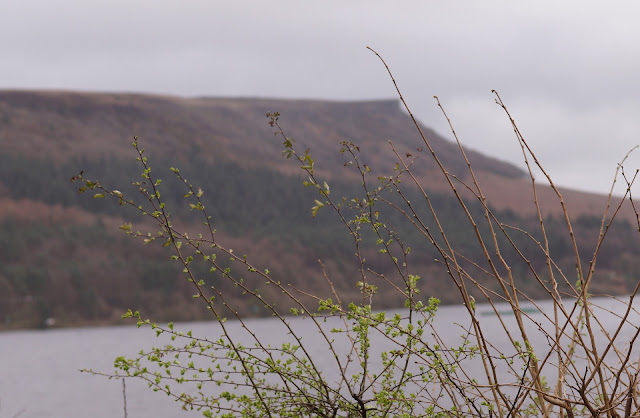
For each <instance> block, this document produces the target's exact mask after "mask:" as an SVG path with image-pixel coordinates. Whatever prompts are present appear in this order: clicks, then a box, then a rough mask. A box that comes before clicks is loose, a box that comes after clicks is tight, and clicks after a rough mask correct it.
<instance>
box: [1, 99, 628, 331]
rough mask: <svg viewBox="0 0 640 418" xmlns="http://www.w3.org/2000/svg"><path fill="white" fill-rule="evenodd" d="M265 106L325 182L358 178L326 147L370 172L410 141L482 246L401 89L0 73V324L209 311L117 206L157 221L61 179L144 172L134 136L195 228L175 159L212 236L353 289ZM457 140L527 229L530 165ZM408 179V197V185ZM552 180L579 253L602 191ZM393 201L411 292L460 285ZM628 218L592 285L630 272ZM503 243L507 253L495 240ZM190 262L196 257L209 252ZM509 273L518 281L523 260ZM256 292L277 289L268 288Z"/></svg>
mask: <svg viewBox="0 0 640 418" xmlns="http://www.w3.org/2000/svg"><path fill="white" fill-rule="evenodd" d="M269 111H272V112H273V111H277V112H280V113H281V115H282V116H281V124H282V127H283V128H284V130H285V133H286V134H287V136H289V137H292V138H294V139H295V140H296V144H297V146H298V149H300V150H304V149H306V148H310V150H311V154H312V155H313V157H314V159H315V160H316V173H317V175H318V177H320V178H321V179H323V180H326V181H327V182H328V183H329V184H330V185H331V188H332V194H333V195H334V196H335V195H345V196H350V197H352V196H355V195H357V194H358V193H360V192H359V188H358V184H359V181H360V180H359V177H358V176H357V174H356V173H355V172H354V171H353V170H351V169H349V168H348V167H345V163H346V162H347V161H348V159H346V156H344V155H341V154H340V153H339V150H340V142H341V141H345V140H347V141H351V142H353V143H354V144H356V145H358V146H359V147H360V150H361V153H360V155H359V158H360V159H361V161H363V162H364V163H365V164H367V165H368V166H370V167H372V169H373V174H374V175H376V176H377V175H389V174H391V173H392V172H393V171H392V169H393V167H394V165H395V164H396V162H397V160H396V157H395V155H394V154H393V152H392V151H391V148H390V145H389V141H391V142H392V143H393V144H394V146H395V147H396V148H397V149H398V151H399V152H400V153H401V155H406V154H407V153H409V154H411V155H412V156H418V155H419V158H418V159H417V160H416V163H415V164H414V167H413V170H414V173H415V174H416V175H417V177H418V179H419V180H420V182H421V184H422V185H423V187H424V188H425V189H426V190H427V192H428V193H429V194H430V197H431V198H432V200H433V201H434V202H435V205H436V209H437V210H438V211H439V212H440V216H441V221H442V222H443V223H444V224H445V227H446V228H448V231H449V233H450V238H451V239H452V240H454V241H455V242H456V243H457V244H458V245H459V247H460V248H461V249H462V250H464V252H465V254H466V255H467V256H469V257H470V258H471V259H477V258H478V257H480V258H481V256H480V253H479V252H478V249H477V248H475V247H474V246H473V245H472V241H473V240H472V236H470V235H469V234H470V229H469V227H468V226H469V225H468V223H467V221H466V220H465V218H464V216H463V214H462V213H461V212H460V211H459V210H458V209H456V202H455V201H454V198H453V197H452V196H451V195H450V193H447V186H446V183H445V182H444V178H443V176H442V174H441V173H440V172H439V171H438V170H437V167H436V165H435V163H434V161H433V159H432V157H431V155H430V154H429V153H428V152H427V151H426V149H425V147H424V144H423V143H422V140H421V138H420V136H419V135H418V132H417V131H416V129H415V127H414V126H413V123H412V122H411V120H410V119H409V117H408V116H407V115H406V114H405V113H404V112H403V111H402V110H401V109H400V107H399V103H398V102H397V101H394V100H378V101H361V102H338V101H314V100H284V99H273V100H272V99H264V98H260V99H250V98H242V99H234V98H208V97H202V98H181V97H174V96H160V95H138V94H107V93H95V94H94V93H74V92H67V91H19V90H7V91H0V328H15V327H35V326H41V325H42V324H43V321H45V320H46V319H47V318H55V319H56V321H57V324H59V325H63V326H64V325H80V324H98V323H110V322H116V321H117V320H118V319H119V317H120V315H121V314H122V313H123V312H124V311H125V310H126V309H128V308H132V309H140V310H141V311H144V312H145V313H146V314H149V315H153V316H154V318H156V319H157V320H162V319H165V318H167V319H168V318H171V319H172V320H187V319H201V318H204V317H205V316H206V312H204V311H200V310H199V308H198V307H195V306H193V305H194V304H192V303H190V301H191V300H192V299H191V293H192V291H191V289H190V287H189V284H188V283H187V282H186V280H185V279H184V277H182V274H181V273H180V270H181V269H180V268H179V266H177V265H176V264H175V263H172V262H170V260H169V254H168V253H167V252H166V251H163V250H162V249H161V248H159V246H154V245H149V246H144V245H142V243H141V242H140V241H136V240H134V239H132V238H131V237H128V236H125V235H124V234H122V231H119V230H118V226H119V225H120V224H122V223H123V222H132V223H133V225H134V229H135V228H136V227H138V228H140V229H141V230H145V228H149V227H152V225H148V224H145V223H144V222H143V219H142V218H141V216H140V215H138V214H137V213H135V211H132V210H130V209H129V210H127V209H123V208H122V207H119V206H118V205H116V204H115V203H114V202H107V201H106V200H104V201H103V200H93V199H91V198H90V196H84V195H79V194H78V192H77V185H74V184H70V182H69V179H70V178H71V177H72V176H74V175H76V174H77V173H78V172H80V171H84V177H85V178H90V179H95V178H99V179H101V180H102V181H103V183H104V184H105V185H107V186H110V187H113V188H119V189H121V190H122V191H123V192H127V193H134V192H135V189H133V188H126V187H125V186H126V185H128V184H129V182H130V181H131V180H136V179H139V178H140V172H141V169H140V167H138V166H137V165H136V162H135V152H134V150H133V149H132V147H131V142H132V138H133V136H137V137H138V138H139V140H140V144H141V146H142V147H144V148H145V149H146V150H147V151H146V154H145V155H147V157H148V158H149V161H150V165H151V166H152V168H153V174H154V175H156V176H157V177H160V178H162V179H165V183H163V197H164V198H166V199H167V205H168V206H169V210H170V211H171V212H172V213H174V214H175V216H176V217H177V218H178V219H179V220H180V225H181V226H183V227H184V228H186V229H195V228H198V227H199V226H198V225H201V224H202V220H201V219H197V217H196V216H195V215H194V214H193V213H192V212H190V211H189V210H188V207H187V206H186V203H185V202H184V199H183V198H182V195H183V194H184V193H185V191H184V190H183V189H181V188H180V185H179V184H178V182H176V181H171V179H172V174H171V173H170V172H169V170H168V168H169V167H172V166H173V167H179V168H180V171H181V173H182V174H184V175H185V177H187V178H188V179H189V180H190V182H191V183H193V184H194V185H196V186H201V187H202V189H203V190H204V191H205V198H206V206H207V209H208V211H209V214H210V215H212V222H213V225H214V227H215V228H216V229H217V231H218V234H219V238H218V239H220V240H224V242H227V243H228V244H227V245H228V246H231V247H232V248H234V249H235V248H237V249H238V250H239V251H242V252H243V253H246V254H247V255H248V256H249V257H250V258H251V259H252V260H253V262H254V264H256V265H258V266H263V267H265V268H269V269H270V270H271V271H273V272H274V277H277V278H278V280H280V281H281V282H283V283H291V284H292V285H295V286H296V287H298V288H301V289H305V290H307V291H313V292H316V293H319V294H322V293H323V292H326V291H327V289H326V282H325V281H324V279H323V278H322V270H321V268H320V265H319V263H318V261H317V260H318V259H321V260H322V261H323V263H324V264H325V265H326V267H327V272H328V273H329V275H330V277H331V279H332V280H333V282H334V284H336V286H337V287H338V288H339V289H341V290H342V291H343V292H345V294H347V295H349V294H353V295H354V296H355V295H356V294H357V289H356V287H355V279H354V277H355V276H354V275H355V272H356V270H355V268H356V267H355V264H354V262H353V261H354V260H353V250H352V249H351V248H350V242H349V237H348V235H347V234H346V231H345V230H344V227H341V225H340V224H339V223H338V222H337V221H336V219H335V217H334V216H332V214H331V213H328V211H326V213H322V211H321V213H320V214H319V216H318V217H317V218H315V219H312V217H311V211H310V208H311V206H313V203H312V202H313V199H315V198H316V195H314V193H313V191H312V190H307V189H305V188H304V187H303V185H302V180H303V175H302V174H303V173H302V172H301V170H300V169H299V167H298V165H297V164H296V163H295V162H294V161H291V160H286V159H283V158H282V157H281V150H282V146H281V139H279V138H278V137H276V136H274V128H272V127H270V126H269V125H268V124H267V119H266V118H265V113H266V112H269ZM422 129H423V131H424V133H425V135H426V137H427V138H428V140H429V141H430V143H431V144H432V146H433V148H434V150H435V151H436V153H437V154H438V156H439V158H440V159H441V161H442V162H443V163H444V165H445V167H447V170H448V171H449V172H450V173H453V174H456V176H458V177H459V178H460V179H462V180H463V181H468V180H469V175H468V172H467V167H466V163H465V162H464V160H463V159H462V158H461V156H460V152H459V150H458V146H457V144H455V143H453V142H452V141H450V140H448V139H446V138H443V137H441V136H439V135H438V134H436V133H435V131H433V130H431V129H429V128H428V127H426V126H423V127H422ZM466 151H467V155H468V157H469V160H470V162H471V164H472V165H473V168H474V170H475V173H476V175H477V176H478V178H479V179H480V182H481V185H482V186H483V187H484V192H485V194H486V195H487V197H488V200H489V205H490V207H491V208H492V209H493V210H494V211H495V212H496V213H497V214H499V215H500V217H501V219H502V220H504V221H505V222H507V223H509V224H513V225H517V226H520V227H523V228H527V230H530V231H532V233H533V234H534V236H535V233H534V232H533V231H535V230H536V227H537V220H536V218H535V216H534V215H535V212H534V209H535V208H534V206H533V203H532V193H531V181H530V179H529V178H528V176H527V174H526V173H525V172H524V171H523V170H522V169H520V168H518V167H516V166H515V165H512V164H510V163H509V162H505V161H500V160H498V159H496V158H494V157H492V156H491V155H485V154H483V153H482V152H480V151H481V150H466ZM372 179H375V177H372ZM408 180H409V179H408V178H407V179H406V181H407V182H408ZM373 181H375V180H373ZM414 192H415V198H414V199H413V201H414V202H415V201H419V200H418V199H419V196H418V193H417V190H414ZM563 195H564V197H565V200H566V202H567V205H568V208H569V212H570V214H571V216H572V217H573V220H574V227H575V228H576V230H577V231H578V232H577V233H578V239H579V242H580V244H581V245H582V248H583V253H582V257H583V258H584V259H585V261H586V260H588V259H589V258H590V256H591V255H592V252H593V248H592V246H593V245H594V244H595V240H596V238H597V236H598V232H599V227H600V221H599V219H600V216H601V214H602V213H603V211H604V208H605V205H606V196H602V195H597V194H592V193H586V192H579V191H574V190H563ZM132 196H133V195H132ZM465 198H466V199H467V202H468V204H469V207H470V208H471V210H472V212H473V214H474V215H475V216H476V217H477V219H478V220H480V219H482V217H483V211H482V207H481V206H480V204H479V203H478V202H477V200H476V199H475V198H474V197H473V196H472V195H470V194H466V195H465ZM539 198H540V201H541V207H542V209H543V213H544V216H545V219H547V220H548V222H549V224H548V226H547V231H548V233H549V235H550V238H551V239H552V242H551V249H552V255H554V256H555V257H557V259H558V260H560V263H561V264H562V266H563V268H565V270H564V271H565V272H568V273H567V275H568V276H571V273H570V270H571V269H572V265H571V263H572V261H571V260H572V255H571V249H570V246H569V236H568V234H567V233H566V232H564V231H565V229H564V228H563V227H562V218H561V207H560V205H559V203H558V202H557V200H556V199H555V196H554V193H553V192H552V190H551V189H550V188H549V187H548V186H544V185H542V186H540V190H539ZM614 203H615V202H614ZM389 216H390V218H389V222H390V223H391V224H393V225H397V227H398V229H399V231H400V232H402V233H403V235H404V236H405V237H406V240H407V242H408V243H409V244H411V245H412V253H411V257H410V261H411V263H412V266H413V267H414V268H415V269H416V271H417V272H419V274H420V275H421V277H422V278H423V279H422V281H421V289H422V292H423V296H424V297H425V298H428V297H429V296H435V297H439V298H440V299H442V300H444V301H445V302H450V301H453V300H455V299H456V298H455V294H453V293H452V290H454V289H451V288H450V287H449V284H448V281H447V280H446V278H445V277H444V268H443V267H442V265H440V264H439V263H437V262H435V261H434V258H436V256H437V254H436V253H435V251H434V250H433V249H432V248H430V247H429V246H428V245H425V244H424V243H421V241H423V240H421V239H420V237H419V236H418V235H416V233H415V232H414V231H412V230H411V229H410V228H409V227H408V226H407V225H403V220H402V219H401V217H395V218H394V215H389ZM636 222H637V220H636V219H635V217H634V215H633V212H632V211H630V210H629V208H626V207H625V208H624V210H623V211H622V212H621V214H620V219H619V221H617V222H616V223H614V225H613V233H612V234H611V236H610V239H609V240H608V241H606V243H605V244H606V245H605V247H604V248H603V250H602V251H601V255H600V261H599V263H600V264H599V265H598V270H597V272H598V274H597V276H596V277H598V279H599V280H597V282H596V283H594V287H592V289H593V290H594V291H597V292H601V293H609V294H622V293H625V292H627V291H629V290H630V288H631V287H632V286H634V285H635V281H636V279H635V278H636V277H638V274H639V273H640V261H637V260H638V255H639V254H638V252H640V250H638V246H637V245H636V240H637V238H636V234H637V233H636V232H635V225H637V223H636ZM554 225H556V226H557V228H554ZM518 239H519V240H520V241H519V242H520V243H521V245H522V246H523V247H525V248H526V249H528V250H529V251H530V254H531V257H532V258H531V261H532V262H533V263H534V265H535V266H537V267H539V266H542V265H543V264H544V257H542V256H541V255H540V254H539V251H537V250H536V246H535V244H534V243H533V241H532V240H530V239H528V238H526V237H524V236H520V237H519V238H518ZM367 251H368V252H369V253H370V263H371V264H370V265H371V266H372V268H374V269H376V270H377V271H379V272H383V273H385V274H392V273H391V271H390V266H388V265H385V264H384V262H378V261H377V260H376V258H375V257H376V252H377V249H376V247H375V246H374V245H373V244H371V245H369V247H367ZM536 254H537V255H536ZM506 256H507V257H515V255H514V254H508V251H507V255H506ZM613 266H615V267H616V269H615V273H614V271H613ZM573 267H575V266H573ZM206 270H208V269H206ZM200 273H202V274H203V275H205V273H206V271H205V269H204V268H203V271H202V272H200ZM515 273H516V276H517V277H518V280H519V283H520V284H521V286H523V288H524V287H526V286H527V283H528V282H527V280H528V275H527V270H526V268H524V267H523V268H522V269H521V270H519V271H516V272H515ZM208 280H215V277H210V278H209V279H208ZM350 292H351V293H350ZM326 296H329V294H327V295H326ZM539 296H541V297H543V296H544V295H539ZM269 297H271V298H273V299H274V300H275V299H277V298H278V296H277V293H274V294H271V295H269ZM379 297H380V299H379V300H380V301H382V303H381V304H380V306H386V307H390V308H391V307H394V306H397V303H401V299H400V298H397V297H395V296H394V295H379ZM242 308H243V309H244V313H247V314H251V315H256V316H259V315H261V314H263V312H261V311H260V308H259V307H258V305H257V304H256V305H255V306H254V305H252V304H251V303H250V302H247V303H245V304H244V305H242Z"/></svg>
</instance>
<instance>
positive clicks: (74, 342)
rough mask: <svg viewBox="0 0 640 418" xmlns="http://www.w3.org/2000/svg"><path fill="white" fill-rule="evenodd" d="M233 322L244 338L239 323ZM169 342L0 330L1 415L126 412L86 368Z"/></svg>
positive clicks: (320, 356)
mask: <svg viewBox="0 0 640 418" xmlns="http://www.w3.org/2000/svg"><path fill="white" fill-rule="evenodd" d="M599 304H600V305H604V306H605V307H608V309H610V310H613V311H618V312H619V311H621V309H622V307H623V306H622V305H621V304H615V303H612V302H610V301H608V300H602V301H601V302H600V303H599ZM544 305H545V304H544V303H543V306H544ZM477 309H478V313H479V315H478V318H479V320H480V323H481V325H482V326H483V329H484V332H485V333H489V334H488V335H487V337H488V338H489V339H490V340H491V341H493V343H494V345H496V346H497V347H506V346H508V342H507V340H506V338H505V337H504V336H503V333H497V334H496V335H491V334H490V333H491V332H493V331H496V330H498V329H499V324H498V321H497V318H496V316H495V315H493V314H492V313H491V311H490V309H489V307H487V306H482V305H479V306H478V308H477ZM505 309H506V307H505ZM436 318H437V320H436V329H437V332H438V333H439V335H440V336H441V337H442V338H443V339H444V340H449V341H455V340H456V339H457V338H459V336H460V335H461V333H462V328H461V326H465V325H468V323H469V321H468V319H467V313H466V310H465V309H464V308H463V307H459V306H445V307H441V308H440V309H439V311H438V314H437V316H436ZM543 318H544V316H543V315H541V314H540V313H537V314H533V313H532V314H531V321H530V323H529V324H528V329H530V330H531V333H532V334H531V335H532V337H531V338H532V340H533V341H534V347H535V348H536V349H541V350H544V349H545V348H546V347H548V343H547V340H546V339H545V338H543V337H542V336H541V334H540V333H539V327H538V324H537V323H538V322H542V321H543ZM602 318H603V321H604V325H605V327H607V326H608V325H607V323H608V324H609V325H610V326H611V327H615V325H616V324H617V322H618V321H617V320H616V318H615V315H613V314H609V313H606V314H604V315H603V316H602ZM504 319H505V321H506V323H507V325H508V326H514V325H515V320H514V319H513V318H510V317H509V315H505V316H504ZM607 321H609V322H607ZM630 322H631V324H639V323H640V315H638V314H637V313H633V314H632V317H631V318H630ZM228 324H229V326H230V327H231V328H232V329H235V331H234V332H238V333H239V334H238V335H240V332H241V330H240V328H239V326H238V324H237V323H235V324H234V323H233V322H229V323H228ZM247 324H248V326H249V327H250V328H252V329H253V330H255V331H256V332H257V333H258V335H259V337H260V338H261V339H262V340H263V342H265V343H268V344H274V345H277V344H278V343H280V342H282V341H283V340H284V339H285V338H286V334H285V332H283V330H282V328H281V326H280V323H279V322H278V321H276V320H274V319H254V320H250V321H248V322H247ZM291 324H292V326H293V327H294V328H295V329H296V331H297V332H299V333H301V335H302V336H303V340H304V342H305V343H306V344H307V346H308V347H309V348H310V349H311V355H312V356H313V358H314V359H317V360H316V361H318V362H319V363H320V364H323V365H326V367H327V372H328V373H329V376H330V370H331V368H332V367H334V363H332V362H331V355H330V353H329V351H328V349H327V347H326V345H325V344H324V343H323V341H322V338H321V337H320V335H319V334H318V331H317V329H315V328H314V327H313V326H309V325H310V324H311V322H310V321H309V320H308V319H301V318H292V319H291ZM336 324H337V323H335V324H333V323H331V321H329V323H328V324H327V326H328V328H330V327H332V326H334V325H336ZM456 324H458V325H460V326H458V325H456ZM176 329H178V330H184V331H187V330H191V331H192V332H193V334H194V335H196V336H206V337H208V338H209V339H211V340H213V339H216V338H217V337H218V336H219V334H220V328H219V325H218V324H217V323H213V322H212V323H208V322H197V323H180V324H176ZM536 330H538V331H536ZM634 331H635V329H634V327H633V326H631V325H630V326H627V327H625V328H624V329H623V332H622V333H621V335H620V336H619V337H618V340H619V341H620V342H621V343H620V345H621V346H622V345H623V343H622V342H624V341H628V339H630V338H631V335H632V333H633V332H634ZM536 332H537V334H536ZM240 338H243V337H240ZM167 341H168V340H167V339H165V340H163V339H162V338H160V339H158V338H156V334H155V332H153V331H152V330H150V329H149V328H140V329H138V328H137V327H136V326H135V325H134V326H117V327H100V328H76V329H49V330H33V331H31V330H30V331H13V332H3V333H0V417H21V418H31V417H33V418H35V417H38V418H41V417H65V418H80V417H82V418H84V417H94V418H113V417H123V416H124V410H123V386H122V382H121V381H119V380H109V379H107V378H105V377H101V376H94V375H91V374H88V373H81V372H80V371H79V370H80V369H85V368H90V369H93V370H96V371H103V372H107V373H109V372H113V360H114V359H115V358H116V357H117V356H121V355H126V356H132V355H135V353H137V352H138V351H140V350H141V349H149V348H151V347H153V346H160V345H163V344H164V343H166V342H167ZM340 344H341V343H340V342H339V341H338V345H340ZM372 346H373V347H374V349H376V350H382V349H389V347H391V345H390V342H389V341H388V340H387V339H386V338H385V337H383V336H380V335H378V336H374V337H373V341H372ZM343 347H346V345H344V346H343ZM637 358H638V350H637V349H635V350H634V355H633V356H632V359H633V361H634V362H636V361H637ZM468 367H469V370H467V371H468V372H469V373H470V374H473V373H480V372H481V369H480V365H479V364H477V365H474V364H471V363H470V364H469V366H468ZM126 400H127V412H128V417H129V418H134V417H154V418H156V417H157V418H164V417H166V418H169V417H180V416H185V417H188V416H201V415H200V413H198V412H196V411H194V412H184V411H182V410H181V405H180V404H178V403H176V402H174V401H173V400H171V399H170V398H168V397H167V396H166V395H163V394H161V393H156V392H153V391H151V390H150V389H149V388H148V387H147V385H146V384H144V383H143V382H140V381H136V380H134V379H127V381H126Z"/></svg>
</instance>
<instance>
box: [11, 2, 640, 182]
mask: <svg viewBox="0 0 640 418" xmlns="http://www.w3.org/2000/svg"><path fill="white" fill-rule="evenodd" d="M639 21H640V3H637V2H632V1H626V2H619V1H608V2H601V1H598V2H596V1H562V2H558V1H535V2H534V1H528V2H524V1H485V2H479V1H451V0H449V1H427V0H422V1H404V0H403V1H376V0H360V1H356V0H352V1H322V2H321V1H314V2H312V1H306V0H270V1H239V0H234V1H215V0H210V1H195V0H194V1H191V0H180V1H178V0H175V1H170V0H144V1H143V0H138V1H137V0H110V1H86V0H59V1H50V0H21V1H17V0H16V1H2V2H1V3H0V39H1V40H2V41H1V42H0V45H1V46H0V48H1V49H0V52H1V54H2V55H1V58H0V88H11V89H34V88H37V89H41V88H46V89H69V90H89V91H119V92H120V91H127V92H151V93H168V94H175V95H182V96H203V95H206V96H254V97H255V96H260V97H284V98H314V99H334V100H335V99H339V100H362V99H372V98H394V97H396V96H395V91H394V89H393V85H392V83H391V81H390V80H389V78H388V76H387V74H386V72H385V70H384V67H383V66H382V65H381V64H380V62H379V61H378V60H377V58H376V57H375V56H374V55H373V54H372V53H371V52H370V51H368V50H366V48H365V47H366V46H371V47H372V48H374V49H376V50H377V51H378V52H379V53H380V54H382V55H383V57H384V58H385V59H386V60H387V63H388V64H389V65H390V67H391V69H392V71H393V72H394V74H395V77H396V79H397V81H398V83H399V85H400V87H401V89H402V90H403V92H404V94H405V96H406V98H407V100H408V102H409V105H410V106H411V107H412V108H413V110H414V113H415V114H416V115H417V116H418V117H419V119H420V120H421V121H422V122H423V123H424V124H426V125H428V126H430V127H432V128H434V129H436V130H437V131H438V132H440V133H442V134H444V135H445V136H447V137H449V138H450V137H451V135H450V132H449V131H448V128H447V125H446V121H445V120H444V118H443V117H442V115H441V113H440V111H439V110H438V108H437V107H436V105H435V101H434V99H433V96H434V95H438V96H439V97H440V100H441V102H442V103H443V105H444V106H445V108H446V110H447V111H448V113H449V116H450V117H451V118H452V121H453V123H454V125H455V128H456V130H457V132H458V134H459V136H460V138H461V140H462V141H463V143H464V144H465V145H468V146H469V147H472V148H474V149H477V150H480V151H483V152H486V153H488V154H491V155H494V156H496V157H498V158H501V159H505V160H509V161H513V162H514V163H517V164H518V165H520V166H523V163H522V156H521V151H520V148H519V146H518V145H517V143H516V142H515V141H514V139H513V138H514V136H513V132H512V130H511V128H510V125H509V122H508V119H507V118H506V117H505V116H504V113H503V112H502V111H501V110H500V108H499V107H498V106H497V105H496V104H495V102H494V97H493V96H492V94H491V90H492V89H496V90H497V91H498V92H499V93H500V94H501V96H502V98H503V100H504V101H505V102H506V103H507V105H508V106H509V108H510V111H511V112H512V115H513V116H515V118H516V120H517V122H518V123H519V125H520V128H521V131H522V132H523V133H524V135H525V137H526V139H527V140H528V141H529V143H530V145H531V146H532V147H533V148H534V150H536V152H537V154H538V157H539V159H540V160H541V161H542V163H543V164H544V165H545V166H546V168H547V169H548V171H549V172H550V173H551V175H552V176H553V178H554V179H555V181H556V183H558V184H560V185H563V186H569V187H574V188H579V189H582V190H589V191H595V192H608V189H609V186H610V183H611V180H612V177H613V173H614V171H615V167H616V163H617V162H618V161H619V160H620V159H621V158H622V157H623V156H624V155H625V153H626V152H627V151H628V150H629V149H630V148H631V147H633V146H635V145H636V144H638V143H640V135H639V133H640V24H639V23H638V22H639ZM637 166H640V151H638V155H637V156H636V158H635V159H632V160H631V161H630V162H629V164H628V170H629V172H631V171H633V170H634V169H635V168H636V167H637Z"/></svg>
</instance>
